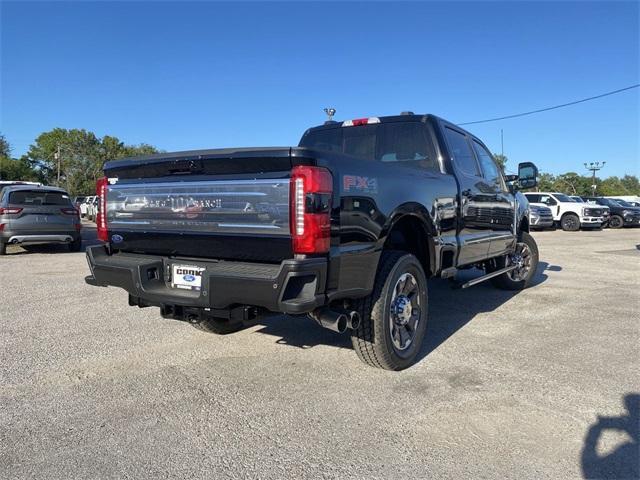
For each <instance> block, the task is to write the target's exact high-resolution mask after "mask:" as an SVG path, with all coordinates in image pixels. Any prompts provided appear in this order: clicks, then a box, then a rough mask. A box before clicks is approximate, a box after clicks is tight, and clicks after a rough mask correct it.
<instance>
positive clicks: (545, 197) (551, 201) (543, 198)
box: [538, 195, 558, 205]
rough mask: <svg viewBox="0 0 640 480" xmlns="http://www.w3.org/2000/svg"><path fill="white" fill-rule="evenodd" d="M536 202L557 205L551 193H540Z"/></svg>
mask: <svg viewBox="0 0 640 480" xmlns="http://www.w3.org/2000/svg"><path fill="white" fill-rule="evenodd" d="M538 203H544V204H545V205H557V204H558V202H556V200H555V199H554V198H553V197H552V196H551V195H540V200H538Z"/></svg>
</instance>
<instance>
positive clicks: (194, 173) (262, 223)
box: [105, 149, 293, 262]
mask: <svg viewBox="0 0 640 480" xmlns="http://www.w3.org/2000/svg"><path fill="white" fill-rule="evenodd" d="M171 155H173V156H172V157H169V158H162V156H161V155H160V156H158V155H156V156H153V157H149V158H145V159H141V160H135V159H134V160H126V161H119V162H111V163H109V164H107V165H106V166H105V173H106V175H107V176H108V177H109V178H110V180H109V185H108V186H107V199H106V206H107V208H106V219H107V227H108V230H109V238H110V241H111V244H112V247H113V248H115V249H118V250H123V251H133V252H139V253H153V254H162V255H172V256H186V257H206V258H219V259H242V260H254V261H268V262H276V261H281V260H283V259H285V258H291V257H292V256H293V254H292V251H291V237H290V230H289V176H290V168H291V160H290V155H289V151H288V149H287V150H285V149H280V150H276V151H275V152H273V151H267V153H265V151H264V150H253V151H246V150H243V151H242V152H241V155H240V156H239V157H234V156H233V154H230V153H228V151H209V153H208V154H206V155H203V154H201V155H194V154H189V152H185V154H183V155H182V156H179V157H175V154H171ZM247 170H252V172H251V173H249V172H248V171H247Z"/></svg>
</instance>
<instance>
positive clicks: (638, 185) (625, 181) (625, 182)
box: [620, 174, 640, 196]
mask: <svg viewBox="0 0 640 480" xmlns="http://www.w3.org/2000/svg"><path fill="white" fill-rule="evenodd" d="M620 183H621V184H622V186H623V187H624V189H625V190H626V191H627V195H639V196H640V181H638V177H636V176H635V175H628V174H627V175H625V176H624V177H622V178H621V179H620Z"/></svg>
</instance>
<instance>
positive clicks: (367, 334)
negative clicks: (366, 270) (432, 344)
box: [351, 251, 428, 370]
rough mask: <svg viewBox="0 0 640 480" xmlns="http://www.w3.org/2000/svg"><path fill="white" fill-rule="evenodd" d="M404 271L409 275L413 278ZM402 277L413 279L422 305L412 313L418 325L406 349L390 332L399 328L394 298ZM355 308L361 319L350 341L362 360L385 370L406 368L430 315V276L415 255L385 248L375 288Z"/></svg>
mask: <svg viewBox="0 0 640 480" xmlns="http://www.w3.org/2000/svg"><path fill="white" fill-rule="evenodd" d="M405 274H410V277H407V276H405ZM403 276H404V277H405V280H404V282H407V281H409V280H408V279H409V278H411V277H412V278H413V281H411V284H412V285H414V289H415V294H414V295H413V296H412V297H411V298H412V299H413V300H412V301H415V302H416V303H417V305H419V311H418V312H415V308H416V307H415V306H412V310H411V311H410V312H409V315H410V318H411V319H414V318H415V319H416V321H417V328H415V330H414V333H413V337H411V334H409V335H410V338H411V342H410V343H408V344H407V346H406V347H405V348H406V350H404V349H398V348H397V347H396V346H395V345H394V341H397V339H396V340H394V339H392V333H391V330H392V328H394V325H396V327H395V328H396V329H398V328H400V327H397V325H398V324H397V323H394V324H392V323H391V322H392V319H391V299H392V298H393V293H394V289H395V288H396V287H397V286H398V285H399V282H400V281H401V278H402V277H403ZM403 289H404V285H403V287H402V288H401V289H400V290H401V294H402V293H403V292H402V290H403ZM355 309H356V310H357V311H358V313H360V319H361V320H360V325H359V326H358V328H357V329H355V330H352V332H351V342H352V344H353V348H354V349H355V351H356V353H357V354H358V357H359V358H360V360H362V361H363V362H364V363H366V364H367V365H370V366H372V367H377V368H383V369H385V370H403V369H405V368H407V367H409V366H411V365H413V363H414V362H415V360H416V357H417V356H418V355H419V354H420V350H421V348H422V343H423V341H424V337H425V332H426V328H427V317H428V295H427V278H426V276H425V274H424V270H423V269H422V265H420V262H419V261H418V259H417V258H416V257H415V256H413V255H411V254H409V253H406V252H400V251H383V252H382V256H381V257H380V262H379V264H378V272H377V274H376V280H375V284H374V286H373V291H372V292H371V294H370V295H369V296H368V297H365V298H363V299H361V300H358V301H357V302H356V304H355ZM411 312H413V313H415V315H416V317H414V316H413V315H412V314H411ZM402 328H403V329H405V328H406V330H403V331H404V332H410V329H409V328H408V327H402ZM396 331H397V330H396ZM399 337H400V339H401V338H402V335H401V334H399ZM399 341H400V342H401V341H402V340H399Z"/></svg>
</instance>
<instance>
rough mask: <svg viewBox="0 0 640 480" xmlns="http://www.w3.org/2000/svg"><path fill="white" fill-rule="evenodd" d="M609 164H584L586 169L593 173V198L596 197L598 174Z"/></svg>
mask: <svg viewBox="0 0 640 480" xmlns="http://www.w3.org/2000/svg"><path fill="white" fill-rule="evenodd" d="M605 163H607V162H602V163H600V162H590V163H586V162H585V164H584V168H586V169H587V170H590V171H591V188H592V189H593V196H594V197H595V196H596V172H597V171H598V170H600V169H602V168H603V167H604V164H605Z"/></svg>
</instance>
